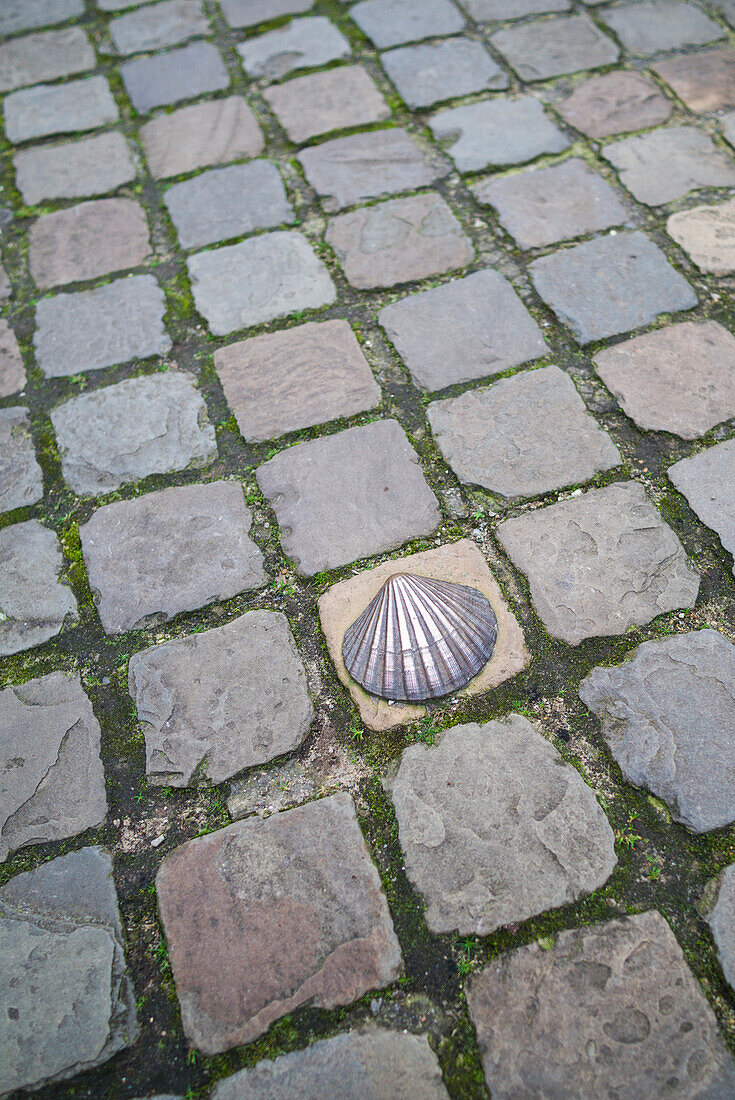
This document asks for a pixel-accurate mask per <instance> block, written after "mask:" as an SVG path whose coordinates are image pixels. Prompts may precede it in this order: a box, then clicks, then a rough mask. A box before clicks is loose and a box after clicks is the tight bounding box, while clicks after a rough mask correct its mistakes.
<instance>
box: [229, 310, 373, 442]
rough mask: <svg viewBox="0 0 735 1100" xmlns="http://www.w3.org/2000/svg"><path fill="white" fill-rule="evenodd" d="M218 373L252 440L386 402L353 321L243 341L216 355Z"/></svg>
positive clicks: (241, 425)
mask: <svg viewBox="0 0 735 1100" xmlns="http://www.w3.org/2000/svg"><path fill="white" fill-rule="evenodd" d="M214 367H215V370H216V371H217V374H218V375H219V379H220V381H221V383H222V388H223V389H224V391H225V397H226V398H227V403H228V405H229V406H230V408H231V409H232V411H233V413H234V414H235V417H236V419H237V424H238V427H239V429H240V431H241V432H242V434H243V436H244V437H245V439H247V440H255V441H261V440H265V439H276V438H277V437H278V436H280V435H284V434H285V433H286V432H296V431H300V430H301V429H303V428H310V427H313V426H314V425H315V424H324V423H326V422H327V421H328V420H336V419H337V417H346V416H354V415H355V413H358V412H364V411H365V410H367V409H372V408H373V407H374V406H375V405H377V404H378V402H379V401H380V396H381V394H380V387H379V386H378V384H377V382H376V381H375V379H374V378H373V374H372V371H371V370H370V367H369V365H368V363H367V360H366V359H365V356H364V355H363V353H362V350H361V348H360V345H359V344H358V342H357V340H356V338H355V334H354V332H353V331H352V329H351V328H350V326H349V324H348V323H347V321H322V322H319V323H316V322H313V321H312V322H310V323H309V324H306V325H297V326H296V328H289V329H284V330H283V331H281V332H269V333H266V334H264V335H263V336H253V337H252V338H251V339H250V340H241V341H240V342H239V343H237V344H230V345H229V347H225V348H220V349H219V350H218V351H216V352H215V353H214ZM295 378H297V379H298V385H297V386H295V385H294V379H295Z"/></svg>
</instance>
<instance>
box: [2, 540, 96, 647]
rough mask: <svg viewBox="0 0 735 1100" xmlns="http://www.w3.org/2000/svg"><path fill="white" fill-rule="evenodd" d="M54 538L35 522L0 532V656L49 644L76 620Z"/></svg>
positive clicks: (74, 606) (72, 599) (75, 612)
mask: <svg viewBox="0 0 735 1100" xmlns="http://www.w3.org/2000/svg"><path fill="white" fill-rule="evenodd" d="M62 565H63V559H62V557H61V551H60V549H59V543H58V540H57V538H56V535H55V534H54V533H53V531H49V529H48V528H47V527H44V526H42V524H40V523H39V522H38V520H36V519H29V520H28V521H27V522H26V523H16V524H14V525H13V526H11V527H3V528H2V529H1V530H0V592H2V598H1V602H0V609H1V610H2V618H0V656H3V657H4V656H7V655H8V654H9V653H18V652H19V651H20V650H21V649H30V648H31V647H32V646H37V645H41V643H42V642H46V641H48V639H49V638H53V637H54V636H55V635H56V634H58V633H59V631H60V630H62V629H63V627H65V626H66V625H70V624H71V623H72V622H73V621H74V620H75V619H76V617H77V604H76V600H75V599H74V596H73V595H72V592H71V589H70V588H67V586H66V585H65V584H64V583H63V582H62V581H60V580H59V574H60V572H61V569H62Z"/></svg>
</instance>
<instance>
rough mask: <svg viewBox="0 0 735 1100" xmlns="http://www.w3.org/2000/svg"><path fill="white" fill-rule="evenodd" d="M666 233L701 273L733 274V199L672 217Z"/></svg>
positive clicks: (734, 228)
mask: <svg viewBox="0 0 735 1100" xmlns="http://www.w3.org/2000/svg"><path fill="white" fill-rule="evenodd" d="M666 232H667V233H668V234H669V236H670V237H673V238H674V240H675V241H676V243H677V244H679V245H681V247H682V248H683V249H684V251H685V252H688V254H689V256H690V257H691V259H692V260H693V261H694V263H695V264H696V265H697V267H698V268H699V270H700V271H704V272H707V273H708V274H711V275H732V274H733V272H735V199H730V200H729V202H723V203H719V204H718V205H717V206H695V207H693V208H692V209H691V210H682V211H680V212H679V213H678V214H672V215H671V217H670V218H669V220H668V221H667V223H666Z"/></svg>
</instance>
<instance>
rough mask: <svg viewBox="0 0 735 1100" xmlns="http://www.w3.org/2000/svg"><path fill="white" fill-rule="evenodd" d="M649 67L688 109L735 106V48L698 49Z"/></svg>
mask: <svg viewBox="0 0 735 1100" xmlns="http://www.w3.org/2000/svg"><path fill="white" fill-rule="evenodd" d="M651 68H652V69H653V71H654V72H655V73H658V75H659V76H660V77H662V79H663V80H665V81H666V83H667V84H670V85H671V87H672V88H673V89H674V91H675V92H676V94H677V95H678V97H679V99H683V100H684V102H685V103H686V105H687V107H688V108H689V109H690V111H697V112H699V113H700V114H705V113H708V112H710V111H719V110H721V109H722V108H723V107H733V106H735V51H733V50H730V49H714V50H698V51H697V52H696V53H690V54H682V55H681V56H679V57H669V58H667V59H666V60H665V61H659V62H658V63H657V64H656V65H652V66H651Z"/></svg>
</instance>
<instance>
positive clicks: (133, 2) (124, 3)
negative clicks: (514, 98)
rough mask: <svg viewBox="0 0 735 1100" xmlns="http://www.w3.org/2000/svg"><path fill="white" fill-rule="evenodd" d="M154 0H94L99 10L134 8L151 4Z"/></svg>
mask: <svg viewBox="0 0 735 1100" xmlns="http://www.w3.org/2000/svg"><path fill="white" fill-rule="evenodd" d="M153 2H154V0H96V3H97V7H98V8H99V9H100V11H123V10H124V9H125V8H136V7H138V6H139V5H140V4H141V3H142V4H152V3H153Z"/></svg>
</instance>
